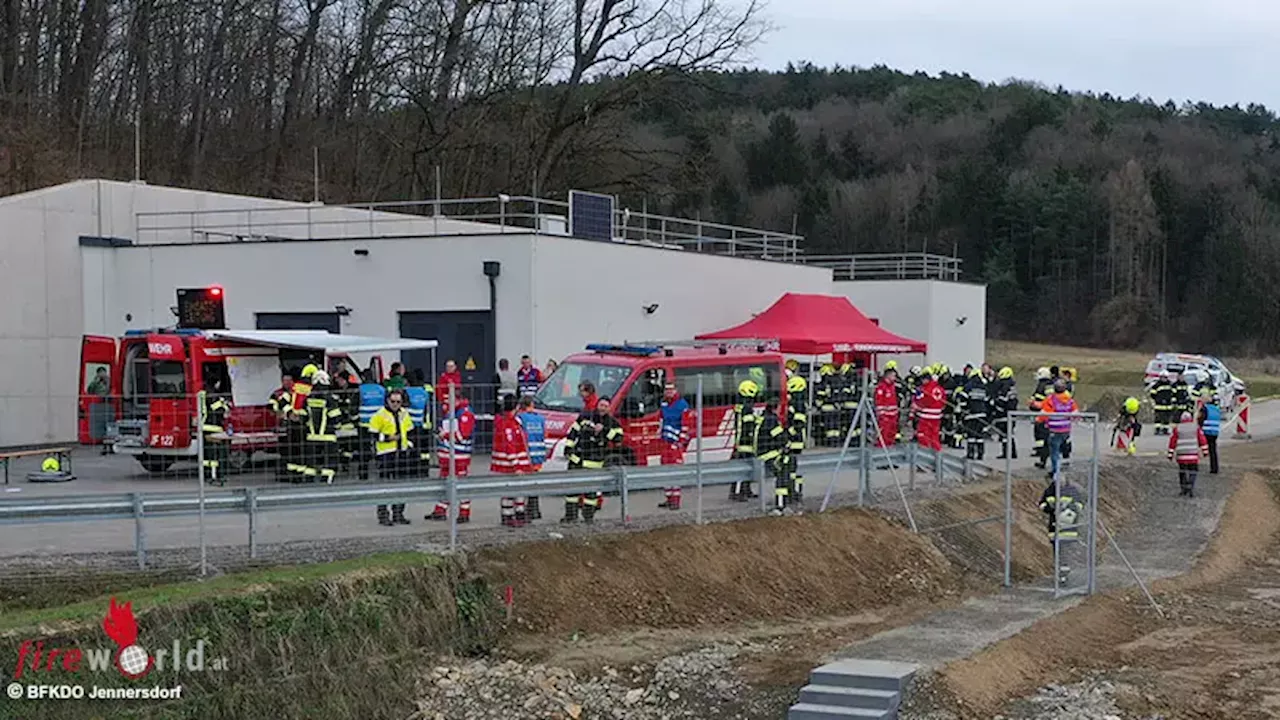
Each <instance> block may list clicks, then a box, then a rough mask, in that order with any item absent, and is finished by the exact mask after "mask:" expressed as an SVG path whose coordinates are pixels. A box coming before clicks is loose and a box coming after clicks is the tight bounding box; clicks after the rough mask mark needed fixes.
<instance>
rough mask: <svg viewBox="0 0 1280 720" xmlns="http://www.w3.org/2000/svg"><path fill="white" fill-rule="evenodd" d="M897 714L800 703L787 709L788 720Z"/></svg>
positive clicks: (878, 719) (873, 719) (868, 719)
mask: <svg viewBox="0 0 1280 720" xmlns="http://www.w3.org/2000/svg"><path fill="white" fill-rule="evenodd" d="M895 714H896V713H894V712H893V711H890V710H868V709H866V708H848V707H836V706H835V705H813V704H810V703H800V704H798V705H792V706H791V709H790V710H788V711H787V720H891V718H892V717H893V716H894V715H895Z"/></svg>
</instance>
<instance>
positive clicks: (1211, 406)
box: [1198, 392, 1222, 475]
mask: <svg viewBox="0 0 1280 720" xmlns="http://www.w3.org/2000/svg"><path fill="white" fill-rule="evenodd" d="M1198 419H1199V421H1200V430H1201V431H1203V432H1204V439H1205V441H1206V442H1207V443H1208V444H1209V474H1210V475H1217V474H1218V433H1220V432H1222V408H1221V407H1219V406H1218V393H1216V392H1215V393H1212V394H1211V395H1209V399H1208V400H1206V401H1205V403H1204V407H1202V408H1200V417H1199V418H1198Z"/></svg>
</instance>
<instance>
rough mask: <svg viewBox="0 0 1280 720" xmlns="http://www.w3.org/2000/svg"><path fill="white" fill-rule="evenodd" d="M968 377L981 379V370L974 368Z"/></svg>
mask: <svg viewBox="0 0 1280 720" xmlns="http://www.w3.org/2000/svg"><path fill="white" fill-rule="evenodd" d="M969 377H982V368H980V367H976V368H973V369H972V370H970V371H969Z"/></svg>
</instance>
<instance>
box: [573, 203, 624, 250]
mask: <svg viewBox="0 0 1280 720" xmlns="http://www.w3.org/2000/svg"><path fill="white" fill-rule="evenodd" d="M613 213H614V211H613V197H612V196H610V195H600V194H598V193H589V192H583V191H581V190H570V191H569V234H570V235H572V236H573V237H577V238H583V239H585V240H602V241H605V242H612V241H613Z"/></svg>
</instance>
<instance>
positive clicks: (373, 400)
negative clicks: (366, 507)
mask: <svg viewBox="0 0 1280 720" xmlns="http://www.w3.org/2000/svg"><path fill="white" fill-rule="evenodd" d="M386 403H387V388H386V387H384V386H383V385H382V383H379V382H372V378H369V377H366V378H364V382H362V383H360V425H359V427H357V428H356V433H357V442H358V443H359V444H358V445H357V447H356V453H355V463H356V470H357V472H358V474H359V477H360V479H361V480H368V479H369V463H370V461H372V460H373V436H372V435H371V434H370V433H369V421H371V420H373V416H374V415H375V414H377V412H378V411H379V410H381V409H382V406H383V405H386Z"/></svg>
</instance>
